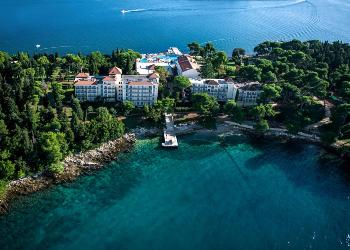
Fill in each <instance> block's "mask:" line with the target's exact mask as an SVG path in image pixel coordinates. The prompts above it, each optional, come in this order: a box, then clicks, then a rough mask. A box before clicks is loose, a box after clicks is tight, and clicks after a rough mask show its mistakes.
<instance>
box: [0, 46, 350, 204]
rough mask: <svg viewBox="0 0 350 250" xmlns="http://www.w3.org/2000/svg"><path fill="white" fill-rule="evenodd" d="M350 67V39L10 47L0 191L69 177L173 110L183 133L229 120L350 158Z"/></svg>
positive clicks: (1, 57) (0, 104)
mask: <svg viewBox="0 0 350 250" xmlns="http://www.w3.org/2000/svg"><path fill="white" fill-rule="evenodd" d="M349 65H350V45H349V44H346V43H342V42H334V43H328V42H321V41H306V42H302V41H298V40H292V41H288V42H270V41H266V42H263V43H261V44H259V45H257V46H256V47H255V49H254V54H251V55H247V54H246V53H245V50H244V49H242V48H236V49H233V51H232V54H231V55H229V56H228V55H227V54H226V53H225V52H223V51H219V50H217V49H216V48H215V47H214V46H213V44H211V43H207V44H205V45H204V46H201V45H200V44H199V43H196V42H192V43H190V44H188V53H182V52H181V51H180V50H179V49H177V48H169V50H168V51H166V52H163V53H155V54H140V53H138V52H135V51H132V50H119V49H117V50H115V51H113V52H112V54H110V55H105V54H102V53H100V52H98V51H97V52H92V53H90V54H88V55H82V54H67V55H63V56H60V55H58V54H34V55H29V54H28V53H24V52H19V53H17V54H14V55H10V54H8V53H6V52H0V95H1V98H0V197H2V199H5V198H4V197H6V195H8V192H7V190H8V189H9V187H11V182H12V183H13V181H14V180H18V179H22V178H25V177H28V176H36V175H37V174H40V176H51V177H52V176H60V174H62V173H64V172H65V171H67V168H69V167H70V164H67V159H69V157H71V156H72V155H78V154H81V153H84V152H86V151H88V150H91V149H95V148H99V147H101V145H102V147H103V145H106V144H105V143H108V142H110V141H117V142H120V141H122V138H123V135H124V134H125V133H128V132H133V131H136V130H137V129H139V128H140V127H142V128H148V129H149V128H162V127H163V126H164V120H165V119H164V114H165V113H171V114H174V127H175V131H181V130H186V128H191V126H192V127H193V126H196V125H200V126H202V127H208V128H215V126H216V124H220V123H221V124H222V123H225V124H226V125H227V124H229V125H230V126H231V127H229V129H228V132H229V131H230V129H231V128H232V129H234V128H236V129H237V128H241V129H243V130H250V131H254V134H256V135H259V136H263V135H266V134H270V135H271V134H275V135H276V134H277V135H278V134H279V135H283V136H287V137H293V136H294V137H297V138H306V139H307V138H309V139H310V141H318V142H321V143H322V144H323V145H329V146H332V147H333V148H335V149H336V150H337V151H338V152H339V153H340V154H341V155H348V154H349V149H350V148H349V146H350V144H349V142H350V130H349V127H350V104H349V101H350V68H349ZM190 124H192V125H190ZM156 131H161V129H159V130H158V129H157V130H156ZM124 138H125V137H124ZM127 141H128V144H127V145H128V147H129V146H130V147H131V145H132V141H133V139H130V138H129V139H128V140H127ZM112 148H113V150H112V151H111V152H112V153H116V152H120V151H124V150H127V148H126V147H124V146H123V147H119V149H118V150H115V149H116V147H112ZM121 149H122V150H121ZM111 152H109V153H108V152H106V154H110V153H111ZM174 153H176V152H174ZM100 158H101V162H105V160H106V159H104V158H103V157H100ZM65 159H66V160H65ZM112 159H114V157H108V160H112ZM68 163H69V161H68ZM95 163H96V164H97V165H99V163H98V160H97V162H95ZM73 165H74V164H73ZM63 179H64V178H63ZM68 179H69V178H68ZM9 183H10V184H9ZM17 183H20V181H19V182H17ZM12 186H13V185H12ZM20 193H21V192H20ZM23 193H25V192H23ZM0 199H1V198H0Z"/></svg>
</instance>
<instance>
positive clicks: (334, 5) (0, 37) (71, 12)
mask: <svg viewBox="0 0 350 250" xmlns="http://www.w3.org/2000/svg"><path fill="white" fill-rule="evenodd" d="M0 9H1V15H0V23H1V25H0V50H6V51H10V52H17V51H18V50H24V51H29V52H34V51H35V45H36V44H40V45H41V48H40V49H39V51H40V52H57V51H58V52H61V53H66V52H78V51H81V52H89V51H94V50H101V51H103V52H107V53H110V52H111V51H112V50H113V49H115V48H117V47H119V48H131V49H135V50H138V51H141V52H144V53H146V52H154V51H155V52H156V51H164V50H166V49H167V48H168V47H170V46H177V47H179V48H180V49H185V48H186V44H187V43H189V42H191V41H193V40H195V41H198V42H200V43H205V42H208V41H212V42H214V43H215V45H216V46H218V47H219V48H220V49H223V50H225V51H227V52H231V51H232V48H234V47H243V48H246V49H248V50H249V51H251V50H252V48H253V47H254V46H255V45H256V44H257V43H260V42H262V41H264V40H290V39H293V38H298V39H302V40H306V39H320V40H330V41H333V40H343V41H345V42H350V32H349V26H350V15H349V13H350V2H349V0H280V1H276V0H256V1H254V0H176V1H174V0H147V1H145V0H75V1H72V0H0ZM122 9H125V10H136V11H133V12H129V13H126V14H122V13H121V10H122Z"/></svg>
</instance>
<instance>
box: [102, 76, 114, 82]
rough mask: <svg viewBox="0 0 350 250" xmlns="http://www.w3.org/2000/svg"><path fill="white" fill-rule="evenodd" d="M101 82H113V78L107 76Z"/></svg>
mask: <svg viewBox="0 0 350 250" xmlns="http://www.w3.org/2000/svg"><path fill="white" fill-rule="evenodd" d="M102 80H103V81H115V79H114V78H112V77H109V76H106V77H104V78H103V79H102Z"/></svg>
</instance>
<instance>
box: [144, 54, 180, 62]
mask: <svg viewBox="0 0 350 250" xmlns="http://www.w3.org/2000/svg"><path fill="white" fill-rule="evenodd" d="M177 58H178V56H177V55H161V54H158V55H147V57H143V58H142V59H140V62H142V63H152V62H158V63H161V62H164V63H176V61H177Z"/></svg>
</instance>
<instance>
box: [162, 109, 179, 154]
mask: <svg viewBox="0 0 350 250" xmlns="http://www.w3.org/2000/svg"><path fill="white" fill-rule="evenodd" d="M165 125H166V127H165V129H164V142H163V143H162V146H163V147H165V148H177V147H178V146H179V144H178V142H177V138H176V133H175V129H174V118H173V115H172V114H167V113H165Z"/></svg>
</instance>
